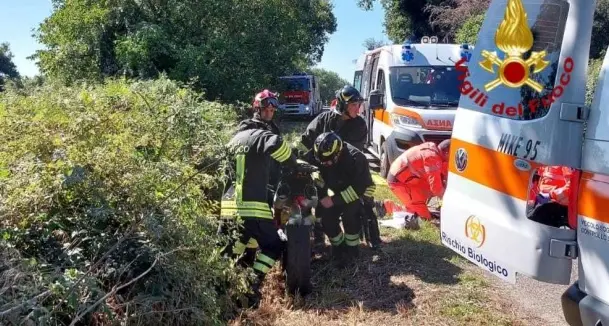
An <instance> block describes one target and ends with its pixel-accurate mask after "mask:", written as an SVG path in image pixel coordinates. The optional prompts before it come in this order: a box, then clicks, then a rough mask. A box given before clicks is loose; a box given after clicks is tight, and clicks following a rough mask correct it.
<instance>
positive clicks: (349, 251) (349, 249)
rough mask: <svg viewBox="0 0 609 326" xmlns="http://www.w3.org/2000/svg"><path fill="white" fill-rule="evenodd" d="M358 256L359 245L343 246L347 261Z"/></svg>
mask: <svg viewBox="0 0 609 326" xmlns="http://www.w3.org/2000/svg"><path fill="white" fill-rule="evenodd" d="M358 258H359V246H345V260H346V261H347V262H349V263H352V262H354V261H356V260H357V259H358Z"/></svg>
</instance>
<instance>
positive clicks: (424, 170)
mask: <svg viewBox="0 0 609 326" xmlns="http://www.w3.org/2000/svg"><path fill="white" fill-rule="evenodd" d="M443 163H444V160H443V159H442V154H441V151H440V149H438V146H437V145H436V144H434V143H432V142H425V143H423V144H420V145H417V146H414V147H411V148H409V149H407V150H406V151H405V152H404V153H402V154H401V155H400V156H398V158H396V159H395V161H393V163H391V167H390V168H389V176H388V177H387V181H389V182H399V183H408V182H409V181H410V180H412V179H415V178H418V179H421V180H422V181H423V182H422V183H419V184H420V185H422V186H425V188H427V187H428V190H429V191H430V192H431V193H432V194H433V195H434V196H438V197H442V196H444V190H445V186H444V182H443V176H442V175H443V173H444V172H443V171H442V170H443V168H444V167H445V165H444V164H443ZM424 190H427V189H424Z"/></svg>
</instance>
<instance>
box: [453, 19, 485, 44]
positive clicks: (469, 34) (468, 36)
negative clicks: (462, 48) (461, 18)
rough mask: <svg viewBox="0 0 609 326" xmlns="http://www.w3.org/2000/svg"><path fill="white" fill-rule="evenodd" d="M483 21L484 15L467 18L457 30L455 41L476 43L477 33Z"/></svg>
mask: <svg viewBox="0 0 609 326" xmlns="http://www.w3.org/2000/svg"><path fill="white" fill-rule="evenodd" d="M483 22H484V15H476V16H472V17H470V18H468V19H467V20H466V21H465V23H464V24H463V26H461V27H460V28H459V29H458V30H457V35H456V41H457V43H469V44H476V41H477V40H478V33H479V32H480V28H481V27H482V23H483Z"/></svg>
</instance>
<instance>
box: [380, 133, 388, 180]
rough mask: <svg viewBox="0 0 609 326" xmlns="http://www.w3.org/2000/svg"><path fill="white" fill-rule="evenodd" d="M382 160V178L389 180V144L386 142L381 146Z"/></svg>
mask: <svg viewBox="0 0 609 326" xmlns="http://www.w3.org/2000/svg"><path fill="white" fill-rule="evenodd" d="M380 156H381V159H380V161H381V162H380V165H381V166H380V171H379V173H380V174H381V177H383V178H385V179H387V174H388V173H389V156H387V142H386V141H384V142H383V144H382V145H381V155H380Z"/></svg>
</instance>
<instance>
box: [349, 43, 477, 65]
mask: <svg viewBox="0 0 609 326" xmlns="http://www.w3.org/2000/svg"><path fill="white" fill-rule="evenodd" d="M402 47H403V44H399V45H386V46H383V47H380V48H377V49H374V50H371V51H366V53H364V54H363V55H361V56H360V57H359V58H358V60H357V63H356V68H355V69H356V70H363V69H364V63H365V60H366V55H368V54H372V53H374V52H381V53H383V52H385V53H387V54H389V55H388V56H384V57H385V58H383V56H381V61H382V62H383V64H385V65H388V66H389V67H403V66H454V65H455V63H456V62H457V61H459V59H460V58H461V52H462V51H463V49H462V48H461V44H444V43H413V44H410V49H409V50H408V49H405V51H408V52H410V53H412V55H408V56H407V57H408V58H409V59H410V60H403V59H402V51H403V50H402ZM467 48H468V50H467V51H469V52H471V51H473V46H472V45H468V46H467Z"/></svg>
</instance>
